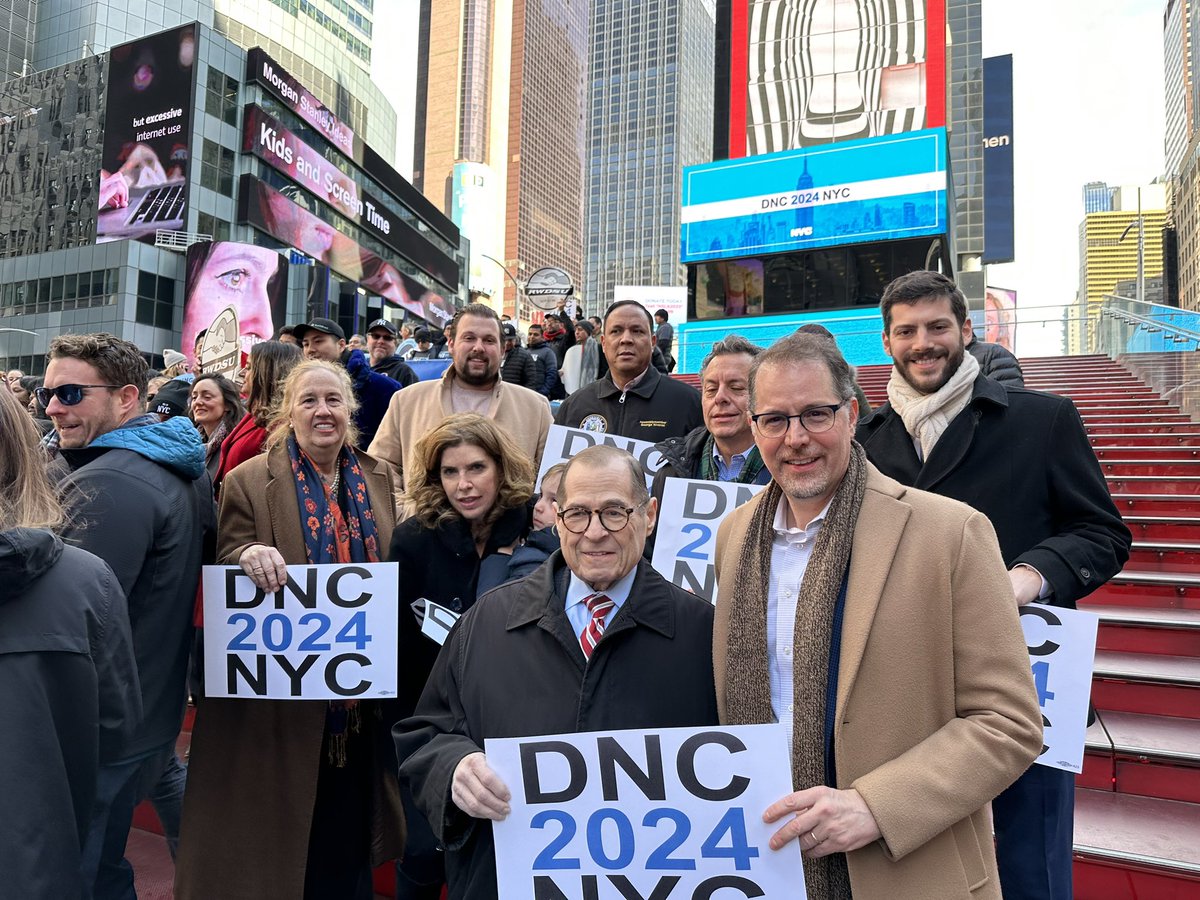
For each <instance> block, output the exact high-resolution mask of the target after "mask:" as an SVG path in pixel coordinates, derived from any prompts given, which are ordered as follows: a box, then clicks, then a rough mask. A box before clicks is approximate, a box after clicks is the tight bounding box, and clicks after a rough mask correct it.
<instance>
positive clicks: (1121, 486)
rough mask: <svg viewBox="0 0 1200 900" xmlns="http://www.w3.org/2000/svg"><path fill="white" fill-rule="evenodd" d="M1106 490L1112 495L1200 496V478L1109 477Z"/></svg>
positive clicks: (1193, 476) (1185, 476)
mask: <svg viewBox="0 0 1200 900" xmlns="http://www.w3.org/2000/svg"><path fill="white" fill-rule="evenodd" d="M1106 480H1107V481H1108V489H1109V491H1111V492H1112V493H1113V494H1154V495H1161V494H1171V495H1176V494H1188V495H1191V494H1200V476H1196V475H1192V476H1187V475H1175V476H1172V477H1170V478H1163V477H1161V476H1159V475H1120V476H1116V477H1112V476H1110V477H1109V478H1107V479H1106Z"/></svg>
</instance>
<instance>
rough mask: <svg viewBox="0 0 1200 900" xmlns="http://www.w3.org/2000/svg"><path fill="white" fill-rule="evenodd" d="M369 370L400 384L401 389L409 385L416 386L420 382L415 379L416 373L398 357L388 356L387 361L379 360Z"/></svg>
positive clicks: (418, 379)
mask: <svg viewBox="0 0 1200 900" xmlns="http://www.w3.org/2000/svg"><path fill="white" fill-rule="evenodd" d="M371 370H372V371H374V372H378V373H379V374H380V375H386V376H387V377H388V378H390V379H392V380H393V381H398V382H400V386H401V387H408V386H409V385H410V384H416V383H417V382H418V381H420V380H421V379H420V378H418V377H417V373H416V372H414V371H413V367H412V366H410V365H409V364H408V363H406V362H405V361H404V360H403V359H401V358H400V357H399V356H389V357H388V358H387V359H384V360H380V361H379V362H377V363H375V364H374V365H373V366H371Z"/></svg>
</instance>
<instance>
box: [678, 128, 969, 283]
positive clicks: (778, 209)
mask: <svg viewBox="0 0 1200 900" xmlns="http://www.w3.org/2000/svg"><path fill="white" fill-rule="evenodd" d="M947 155H948V151H947V141H946V131H945V129H944V128H929V129H925V130H923V131H914V132H909V133H907V134H899V135H889V136H882V137H876V138H864V139H861V140H854V141H843V142H840V143H836V144H827V145H823V146H819V147H809V148H806V149H802V150H785V151H783V152H780V153H770V154H767V155H765V156H752V157H746V158H743V159H730V160H721V161H719V162H712V163H705V164H703V165H698V166H687V167H685V168H684V170H683V215H682V228H681V235H680V238H681V261H682V262H684V263H696V262H703V261H705V260H711V259H735V258H739V257H746V256H763V255H768V254H775V253H788V252H793V251H797V250H812V249H817V248H820V247H834V246H839V245H842V244H856V243H864V242H868V241H888V240H897V239H901V238H912V237H927V236H933V235H939V234H947V233H948V232H949V228H950V224H949V212H948V197H949V194H948V191H947V181H948V174H947V164H946V159H947Z"/></svg>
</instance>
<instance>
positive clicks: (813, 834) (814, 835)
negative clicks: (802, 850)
mask: <svg viewBox="0 0 1200 900" xmlns="http://www.w3.org/2000/svg"><path fill="white" fill-rule="evenodd" d="M808 836H809V837H810V838H812V841H813V846H814V847H816V846H819V845H820V844H822V843H824V841H820V840H818V839H817V833H816V832H815V831H810V832H809V833H808Z"/></svg>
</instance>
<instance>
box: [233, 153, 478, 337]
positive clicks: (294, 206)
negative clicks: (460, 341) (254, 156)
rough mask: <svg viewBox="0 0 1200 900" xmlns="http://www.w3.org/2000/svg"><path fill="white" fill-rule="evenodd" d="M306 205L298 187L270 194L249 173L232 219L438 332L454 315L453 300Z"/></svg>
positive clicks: (240, 190) (305, 198)
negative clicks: (325, 268) (397, 307)
mask: <svg viewBox="0 0 1200 900" xmlns="http://www.w3.org/2000/svg"><path fill="white" fill-rule="evenodd" d="M310 202H311V201H310V200H309V199H308V198H307V196H306V195H305V194H304V193H303V192H302V191H300V189H299V188H291V189H289V190H288V191H287V193H286V194H285V193H283V192H280V191H277V190H275V189H274V188H272V187H270V186H269V185H267V184H266V183H265V182H263V181H260V180H259V179H257V178H255V177H254V176H252V175H243V176H242V180H241V184H240V187H239V194H238V215H239V218H240V219H241V221H243V222H247V223H249V224H250V225H253V226H254V227H255V228H257V229H259V230H260V231H262V232H265V233H266V234H269V235H271V237H273V238H275V239H276V240H278V241H281V242H282V243H284V244H287V245H288V246H291V247H294V248H296V249H297V250H299V251H300V252H302V253H305V254H307V255H308V256H311V257H312V258H313V259H315V260H316V261H317V262H319V263H321V264H322V265H325V266H329V268H330V269H332V270H333V271H334V272H337V273H338V274H339V275H341V276H342V277H344V278H349V279H351V280H353V281H356V282H358V283H359V284H360V285H361V286H362V287H363V289H364V290H366V291H368V292H369V293H372V294H375V295H377V296H380V297H384V298H386V299H388V300H390V301H391V302H392V303H395V304H396V305H397V306H402V307H404V308H405V309H406V310H408V311H409V312H411V313H413V314H414V315H417V316H420V317H421V318H423V319H425V320H426V321H428V322H431V323H433V324H435V325H437V326H438V327H439V328H440V327H442V326H443V325H445V324H446V323H447V322H448V321H450V319H451V318H453V317H454V313H455V307H454V302H453V300H448V299H446V298H445V297H443V296H441V295H440V294H438V293H436V292H434V291H431V290H429V289H428V288H426V287H425V286H424V285H423V284H421V283H420V282H418V281H416V280H415V279H413V278H410V277H409V276H407V275H405V274H404V273H403V272H401V271H399V270H398V269H397V268H396V267H395V266H393V265H392V264H391V263H389V262H386V261H385V260H383V259H381V258H380V256H379V255H378V254H377V253H373V252H372V251H370V250H367V249H366V248H365V247H362V246H361V245H360V244H358V242H356V241H354V240H352V239H351V238H349V237H347V236H346V235H345V234H342V232H340V231H338V230H337V229H336V228H334V227H333V226H332V225H330V224H329V223H328V222H326V221H325V220H324V219H322V218H320V217H319V216H317V215H315V214H314V213H313V212H311V211H310V207H309V203H310Z"/></svg>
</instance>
